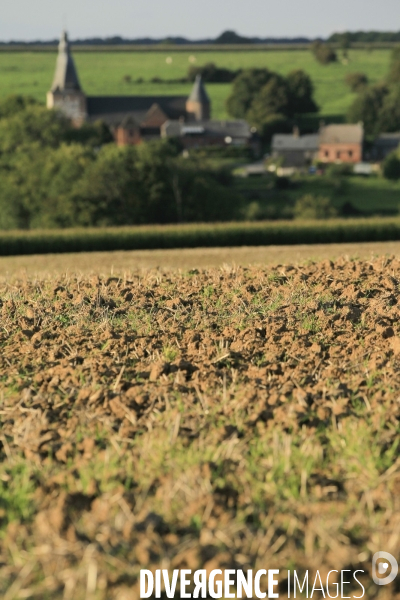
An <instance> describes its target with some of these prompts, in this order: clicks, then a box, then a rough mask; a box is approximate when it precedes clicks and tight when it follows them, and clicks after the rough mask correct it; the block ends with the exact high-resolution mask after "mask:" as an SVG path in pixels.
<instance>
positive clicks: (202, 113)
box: [186, 75, 211, 121]
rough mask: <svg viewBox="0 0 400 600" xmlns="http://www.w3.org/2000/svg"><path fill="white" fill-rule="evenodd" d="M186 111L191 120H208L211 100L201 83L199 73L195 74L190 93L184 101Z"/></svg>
mask: <svg viewBox="0 0 400 600" xmlns="http://www.w3.org/2000/svg"><path fill="white" fill-rule="evenodd" d="M186 112H187V113H188V117H189V120H191V121H208V120H209V119H210V116H211V101H210V98H209V96H208V94H207V92H206V89H205V87H204V85H203V81H202V79H201V75H196V81H195V82H194V85H193V88H192V91H191V94H190V96H189V98H188V99H187V101H186Z"/></svg>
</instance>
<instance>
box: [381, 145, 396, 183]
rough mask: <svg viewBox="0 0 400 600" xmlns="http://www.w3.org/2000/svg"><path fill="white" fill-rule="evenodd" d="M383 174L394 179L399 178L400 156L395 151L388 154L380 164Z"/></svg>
mask: <svg viewBox="0 0 400 600" xmlns="http://www.w3.org/2000/svg"><path fill="white" fill-rule="evenodd" d="M382 171H383V176H384V177H385V178H386V179H392V180H394V181H396V180H397V179H400V157H399V155H398V153H397V152H392V153H391V154H389V155H388V156H387V157H386V158H385V160H384V161H383V165H382Z"/></svg>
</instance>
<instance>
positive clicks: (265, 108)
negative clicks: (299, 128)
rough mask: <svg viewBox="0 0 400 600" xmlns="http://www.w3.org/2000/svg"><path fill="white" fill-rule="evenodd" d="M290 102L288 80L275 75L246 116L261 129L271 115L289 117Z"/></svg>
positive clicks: (261, 91)
mask: <svg viewBox="0 0 400 600" xmlns="http://www.w3.org/2000/svg"><path fill="white" fill-rule="evenodd" d="M290 100H291V98H290V91H289V86H288V84H287V82H286V80H285V79H284V78H283V77H280V76H279V75H274V76H273V77H272V78H271V79H270V80H269V82H268V83H267V84H266V85H265V86H264V87H263V88H262V89H261V90H260V91H259V92H258V94H256V96H255V97H254V100H253V102H252V103H251V107H250V110H249V112H248V113H247V115H246V116H247V119H248V120H249V121H250V123H251V124H252V125H255V126H256V127H260V128H261V127H262V125H263V123H264V122H265V121H267V120H268V119H269V118H270V117H271V115H282V116H283V117H288V116H289V114H290Z"/></svg>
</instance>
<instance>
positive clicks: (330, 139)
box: [318, 123, 364, 163]
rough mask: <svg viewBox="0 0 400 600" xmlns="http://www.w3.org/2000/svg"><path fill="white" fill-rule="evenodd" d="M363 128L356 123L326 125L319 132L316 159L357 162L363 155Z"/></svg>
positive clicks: (330, 161)
mask: <svg viewBox="0 0 400 600" xmlns="http://www.w3.org/2000/svg"><path fill="white" fill-rule="evenodd" d="M363 142H364V128H363V126H362V124H360V123H359V124H357V125H326V126H324V127H321V129H320V132H319V152H318V160H320V161H321V162H326V163H328V162H329V163H332V162H341V163H359V162H361V161H362V157H363Z"/></svg>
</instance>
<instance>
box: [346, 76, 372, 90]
mask: <svg viewBox="0 0 400 600" xmlns="http://www.w3.org/2000/svg"><path fill="white" fill-rule="evenodd" d="M345 83H346V85H348V86H349V88H350V89H351V91H352V92H360V91H361V90H363V89H364V88H365V87H366V86H367V85H368V77H367V76H366V75H365V73H348V74H347V75H346V77H345Z"/></svg>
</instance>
